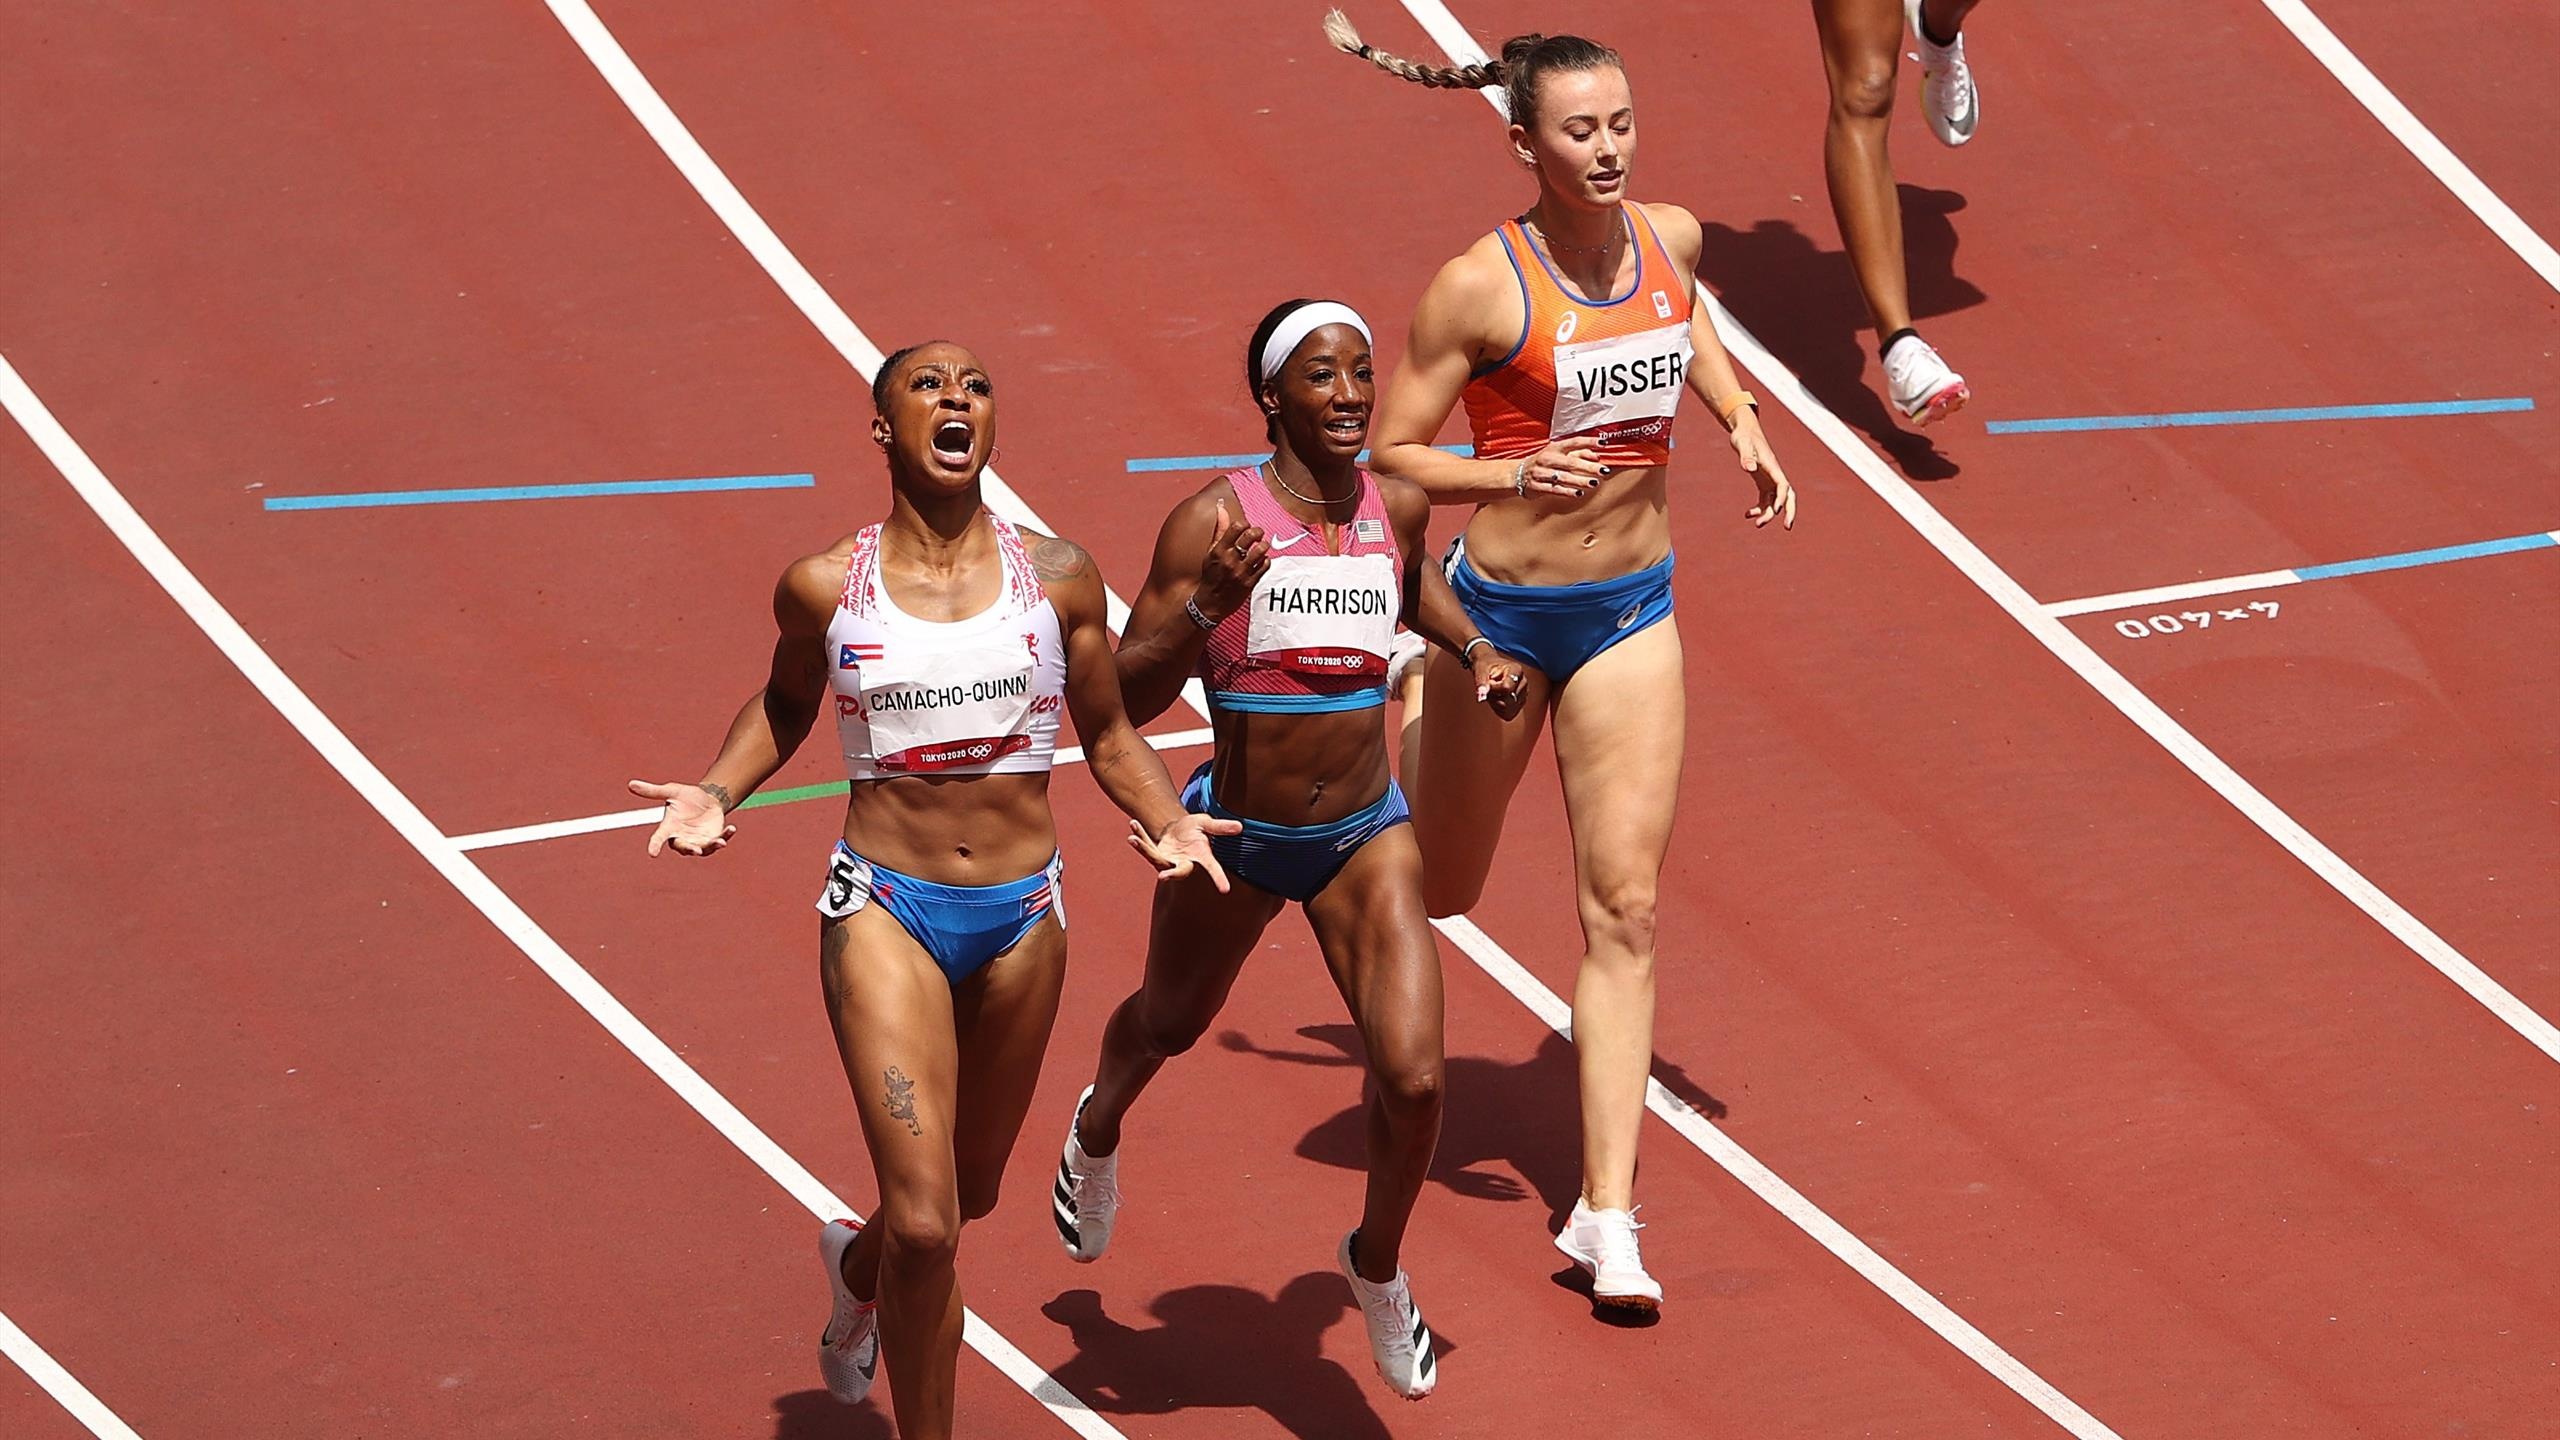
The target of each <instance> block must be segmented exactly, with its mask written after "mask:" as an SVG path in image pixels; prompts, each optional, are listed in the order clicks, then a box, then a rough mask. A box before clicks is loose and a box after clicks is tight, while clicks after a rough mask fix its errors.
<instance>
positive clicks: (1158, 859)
mask: <svg viewBox="0 0 2560 1440" xmlns="http://www.w3.org/2000/svg"><path fill="white" fill-rule="evenodd" d="M1243 833H1244V826H1243V825H1242V824H1241V823H1239V822H1237V821H1234V820H1212V819H1210V818H1209V817H1208V816H1206V815H1193V814H1189V813H1187V812H1186V813H1185V814H1183V815H1180V816H1178V817H1176V818H1175V819H1174V820H1173V821H1172V823H1170V824H1168V825H1166V826H1165V827H1164V833H1163V834H1161V835H1156V836H1152V837H1151V836H1149V835H1148V834H1147V827H1146V826H1144V825H1141V824H1139V823H1138V822H1137V821H1135V820H1132V821H1130V822H1129V848H1130V849H1132V850H1135V851H1137V852H1138V853H1139V854H1141V855H1144V856H1145V857H1147V863H1148V864H1150V865H1153V866H1155V867H1156V882H1157V883H1158V884H1162V883H1164V882H1165V881H1168V880H1179V879H1181V878H1182V877H1183V876H1185V875H1188V874H1190V873H1191V871H1192V869H1193V867H1195V866H1196V867H1198V868H1199V869H1201V870H1204V871H1207V872H1208V875H1209V883H1210V884H1212V885H1215V886H1217V887H1218V893H1219V894H1221V895H1224V894H1226V893H1227V888H1228V887H1227V872H1226V869H1225V867H1223V866H1221V865H1219V864H1218V857H1217V856H1215V855H1213V854H1211V853H1210V852H1209V837H1210V836H1212V835H1241V834H1243Z"/></svg>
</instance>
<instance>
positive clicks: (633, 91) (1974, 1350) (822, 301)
mask: <svg viewBox="0 0 2560 1440" xmlns="http://www.w3.org/2000/svg"><path fill="white" fill-rule="evenodd" d="M547 3H549V4H550V6H551V9H552V12H553V13H554V14H555V15H558V16H560V17H561V22H562V23H563V24H564V25H567V26H568V27H569V28H570V31H571V33H572V34H573V35H575V36H577V37H578V41H579V44H580V46H581V47H582V48H584V49H585V50H586V51H587V54H588V57H589V59H591V60H593V61H594V62H595V64H596V67H597V69H598V70H599V71H600V72H602V73H603V74H604V76H605V78H606V80H607V81H608V82H609V83H611V84H612V85H613V87H614V90H615V92H616V93H617V94H620V95H621V96H622V98H623V100H624V102H625V103H626V104H627V105H630V106H631V108H632V111H633V113H634V115H635V116H636V117H637V118H639V119H640V121H641V123H642V124H643V126H645V127H646V128H647V129H648V131H649V133H650V134H651V135H652V136H653V137H654V138H656V139H657V140H658V143H659V145H660V147H661V148H662V149H665V150H666V151H667V153H668V156H669V158H670V159H672V160H674V161H675V162H676V164H677V168H678V169H679V170H681V171H683V173H684V175H685V178H686V179H688V180H690V181H692V182H693V185H694V188H695V190H696V192H697V193H699V194H700V195H701V196H702V198H703V199H704V201H705V202H707V203H709V204H710V205H711V207H712V209H713V210H714V211H715V212H717V213H718V214H719V215H720V217H721V218H722V219H723V220H724V221H726V222H728V223H729V225H730V227H731V229H732V230H733V231H735V232H736V233H737V234H738V236H739V238H740V240H741V241H743V242H745V243H746V244H747V245H748V248H749V250H750V251H751V252H753V253H755V254H756V256H757V258H758V259H759V260H761V261H763V262H764V264H765V268H766V271H767V273H769V274H770V275H772V277H773V278H774V280H775V282H776V283H777V284H779V285H781V286H782V287H783V289H784V290H785V291H786V292H787V293H789V294H791V296H792V298H793V300H794V301H795V302H797V303H798V304H799V305H800V308H801V311H802V313H804V314H806V315H808V316H809V317H810V319H811V320H812V321H813V322H816V323H817V324H818V325H819V328H820V329H821V330H822V331H825V332H827V333H828V334H829V336H830V338H836V337H837V336H838V335H839V334H841V335H844V336H847V337H850V339H851V340H853V341H855V342H859V345H860V349H859V351H857V350H855V349H852V348H848V346H847V344H846V343H845V341H844V340H841V339H839V340H838V344H837V349H838V350H839V352H841V353H843V354H844V356H845V358H846V360H847V361H849V362H850V363H852V364H853V366H854V367H855V369H857V370H860V371H863V372H864V373H865V374H868V373H869V370H870V368H871V367H876V366H877V365H878V364H879V352H878V350H877V348H876V347H873V346H871V345H870V344H869V342H868V341H865V340H863V339H862V335H861V331H860V330H859V328H857V327H855V326H854V324H853V321H852V319H851V317H849V316H847V315H846V314H845V312H844V310H843V308H842V307H841V306H839V305H837V304H836V303H835V301H834V299H833V298H832V297H830V296H829V295H828V294H827V293H826V291H825V290H824V288H823V287H821V286H819V285H818V283H817V281H816V280H815V279H814V278H813V277H811V276H810V274H809V272H808V270H807V269H806V268H805V267H803V266H802V265H801V264H800V263H799V262H798V261H797V260H796V259H794V258H793V257H792V256H791V253H790V251H789V249H788V248H787V247H785V246H784V245H783V244H782V241H781V239H780V237H778V236H776V235H775V234H774V233H773V231H772V229H771V228H770V227H769V226H767V225H766V224H765V223H764V221H763V219H762V218H761V217H760V216H758V215H757V214H756V212H755V210H754V207H753V206H751V205H749V204H748V202H747V200H746V197H745V196H744V195H743V194H741V193H739V191H738V190H737V188H736V187H735V186H734V185H732V184H730V182H729V180H728V178H727V177H726V176H725V175H723V174H722V173H721V172H720V170H719V167H718V166H717V165H716V164H715V163H714V162H713V161H712V160H711V158H710V156H709V155H708V154H707V153H706V152H704V151H703V149H702V147H701V146H700V144H699V143H698V142H696V141H695V140H694V139H693V137H692V135H691V134H690V132H688V131H687V130H686V129H685V128H684V125H683V122H682V121H680V120H678V119H677V118H676V116H675V114H674V112H673V111H671V110H669V109H668V108H667V106H666V103H665V102H664V101H663V100H661V99H660V98H659V97H658V95H657V92H656V91H655V90H654V89H653V88H652V87H650V85H649V83H648V80H647V79H646V77H644V76H642V75H641V74H640V72H639V70H638V68H637V67H636V66H634V65H633V64H632V62H631V59H630V57H629V56H628V55H627V54H625V53H624V52H623V50H622V49H621V47H620V46H619V45H618V44H616V43H614V41H613V38H612V36H611V35H610V34H609V33H608V32H606V31H605V29H604V26H603V24H602V22H601V21H598V20H597V19H596V18H595V14H594V12H593V11H592V10H589V9H588V8H587V6H586V5H585V4H584V3H583V0H547ZM1407 8H1409V9H1414V6H1413V5H1412V4H1411V3H1410V0H1408V5H1407ZM1415 14H1416V16H1417V18H1420V17H1422V15H1423V12H1422V11H1421V10H1419V9H1415ZM1441 15H1442V23H1441V24H1440V26H1439V28H1438V29H1436V30H1435V31H1434V33H1435V35H1438V34H1446V35H1447V36H1449V37H1450V38H1452V39H1457V40H1464V39H1465V32H1464V31H1463V29H1462V28H1460V27H1459V26H1458V25H1457V22H1456V20H1455V19H1454V17H1449V16H1447V12H1446V11H1445V10H1443V11H1442V12H1441ZM1424 23H1425V25H1426V26H1430V25H1431V24H1432V22H1431V21H1430V20H1427V19H1426V20H1425V21H1424ZM1498 103H1499V102H1497V108H1498ZM1720 318H1722V317H1720ZM831 326H836V327H840V329H833V328H830V327H831ZM866 361H867V362H868V363H867V364H866ZM989 479H990V480H991V481H992V480H993V476H992V475H990V476H989ZM990 493H991V496H992V494H993V493H995V492H993V491H992V490H991V492H990ZM1003 493H1004V494H1006V495H1007V496H1008V497H1009V499H1010V503H1011V504H1013V505H1015V506H1018V507H1020V518H1019V520H1018V523H1022V524H1026V525H1030V526H1032V527H1034V528H1036V529H1042V530H1046V529H1048V526H1047V525H1046V523H1045V522H1043V521H1041V520H1040V519H1039V517H1038V516H1037V515H1036V514H1035V513H1033V512H1032V511H1031V510H1030V509H1029V507H1028V506H1027V505H1024V504H1023V503H1022V501H1021V499H1020V497H1018V496H1013V495H1012V494H1011V492H1010V491H1005V492H1003ZM1123 618H1124V616H1123V615H1122V614H1115V616H1114V624H1115V627H1116V626H1117V625H1119V624H1120V623H1122V621H1123ZM1193 703H1194V705H1195V708H1197V706H1198V702H1197V701H1196V700H1195V701H1194V702H1193ZM1204 713H1205V712H1204ZM1434 923H1435V924H1436V925H1437V926H1438V927H1439V929H1440V930H1441V932H1442V933H1443V934H1445V935H1448V936H1449V937H1450V939H1451V940H1452V941H1454V942H1455V943H1456V944H1457V945H1458V946H1459V948H1460V950H1461V951H1462V952H1463V953H1464V954H1466V955H1467V956H1468V957H1469V958H1470V959H1472V960H1474V961H1475V962H1476V963H1477V964H1478V965H1479V966H1481V967H1483V968H1484V969H1485V971H1486V972H1487V973H1488V974H1490V975H1491V976H1492V977H1493V978H1494V979H1495V980H1496V981H1497V982H1498V983H1500V984H1501V985H1502V986H1503V987H1504V988H1505V989H1506V990H1508V991H1509V992H1510V993H1511V994H1512V995H1513V996H1514V997H1516V998H1517V999H1519V1000H1520V1002H1521V1003H1522V1004H1524V1005H1526V1006H1527V1007H1528V1008H1529V1009H1530V1010H1531V1011H1532V1012H1533V1013H1535V1014H1537V1015H1538V1016H1539V1018H1541V1019H1542V1020H1545V1021H1546V1022H1547V1023H1548V1024H1549V1025H1550V1026H1551V1027H1553V1028H1555V1029H1556V1030H1557V1031H1558V1032H1559V1033H1564V1034H1567V1035H1568V1038H1570V1035H1569V1031H1568V1029H1567V1027H1568V1025H1569V1023H1570V1012H1569V1009H1568V1007H1566V1006H1565V1005H1564V1003H1563V1002H1562V1001H1561V1000H1559V999H1558V998H1557V997H1556V995H1555V994H1554V992H1552V991H1550V990H1548V989H1547V988H1546V987H1545V985H1543V984H1542V983H1540V982H1539V981H1538V980H1537V979H1536V978H1535V977H1534V976H1531V975H1530V974H1529V972H1528V971H1527V970H1526V969H1524V968H1523V967H1522V966H1521V965H1520V964H1519V962H1518V961H1516V960H1514V959H1513V958H1512V957H1511V956H1510V955H1509V954H1508V953H1506V952H1505V951H1504V950H1503V949H1502V948H1501V947H1500V946H1499V945H1496V944H1495V943H1494V942H1493V941H1492V939H1491V938H1490V937H1488V936H1487V935H1485V933H1484V932H1483V931H1482V930H1480V929H1478V928H1477V927H1476V926H1475V925H1474V924H1473V923H1472V922H1470V921H1467V920H1465V919H1463V918H1460V919H1456V920H1449V921H1436V922H1434ZM1646 1103H1647V1106H1648V1107H1649V1108H1651V1109H1653V1110H1654V1111H1655V1113H1656V1114H1658V1115H1660V1116H1661V1117H1662V1118H1663V1119H1664V1120H1665V1121H1667V1122H1669V1123H1670V1124H1671V1125H1672V1127H1673V1128H1674V1129H1675V1130H1676V1131H1678V1132H1679V1133H1680V1134H1681V1135H1682V1136H1683V1137H1684V1138H1686V1139H1688V1140H1689V1141H1690V1143H1691V1144H1693V1145H1696V1146H1698V1148H1699V1149H1701V1150H1703V1151H1705V1152H1706V1154H1707V1155H1708V1156H1709V1157H1710V1158H1711V1159H1713V1160H1715V1161H1716V1163H1717V1164H1719V1165H1721V1166H1723V1167H1724V1168H1725V1169H1726V1170H1727V1171H1729V1172H1731V1173H1732V1174H1733V1175H1734V1176H1735V1177H1736V1178H1737V1179H1740V1180H1741V1181H1742V1182H1743V1183H1744V1185H1745V1186H1747V1187H1748V1188H1750V1189H1751V1190H1752V1192H1753V1193H1754V1194H1756V1195H1758V1196H1760V1198H1761V1199H1762V1200H1764V1201H1766V1202H1767V1203H1769V1204H1770V1205H1772V1206H1774V1207H1776V1208H1777V1209H1778V1210H1779V1212H1780V1213H1781V1214H1784V1215H1786V1216H1787V1218H1788V1219H1789V1220H1790V1221H1792V1222H1794V1223H1795V1224H1796V1225H1797V1226H1799V1227H1800V1228H1802V1229H1804V1230H1806V1231H1807V1233H1809V1234H1810V1235H1812V1236H1813V1238H1814V1239H1815V1240H1816V1241H1817V1242H1818V1243H1820V1244H1821V1245H1823V1246H1824V1248H1826V1249H1829V1250H1830V1251H1832V1253H1833V1254H1835V1255H1837V1256H1839V1257H1840V1258H1841V1259H1842V1260H1844V1261H1846V1262H1848V1263H1849V1265H1850V1266H1851V1267H1852V1268H1853V1269H1855V1270H1857V1271H1858V1272H1859V1273H1860V1274H1861V1275H1863V1276H1865V1277H1866V1278H1867V1279H1868V1280H1869V1281H1871V1282H1873V1283H1875V1284H1877V1285H1878V1286H1880V1287H1882V1288H1883V1289H1884V1290H1885V1292H1886V1294H1888V1295H1889V1296H1891V1297H1892V1298H1893V1299H1894V1300H1895V1301H1896V1302H1897V1303H1899V1304H1901V1305H1902V1306H1903V1307H1904V1308H1905V1309H1906V1310H1909V1311H1911V1313H1913V1314H1914V1315H1915V1316H1917V1317H1918V1318H1919V1319H1920V1320H1921V1322H1922V1323H1923V1324H1926V1325H1928V1326H1929V1327H1930V1328H1931V1329H1932V1330H1935V1331H1937V1332H1938V1333H1939V1334H1940V1335H1941V1336H1944V1337H1945V1338H1946V1339H1948V1340H1949V1341H1950V1342H1951V1343H1953V1344H1954V1345H1956V1347H1957V1348H1958V1349H1960V1350H1962V1351H1964V1353H1965V1354H1967V1355H1968V1356H1970V1357H1971V1358H1973V1359H1974V1360H1975V1362H1976V1363H1978V1364H1980V1365H1982V1366H1983V1368H1984V1369H1986V1370H1988V1371H1989V1372H1990V1373H1991V1374H1992V1375H1993V1376H1995V1377H1996V1378H1998V1379H1999V1380H2000V1381H2001V1382H2002V1383H2003V1384H2005V1385H2007V1386H2009V1387H2010V1388H2011V1389H2012V1390H2014V1391H2016V1392H2017V1393H2018V1394H2019V1395H2020V1396H2022V1397H2023V1398H2025V1399H2026V1400H2027V1401H2028V1402H2029V1403H2030V1404H2033V1405H2035V1406H2036V1408H2038V1409H2039V1410H2042V1411H2043V1412H2044V1413H2046V1414H2047V1415H2049V1416H2052V1417H2053V1418H2054V1419H2056V1420H2057V1421H2059V1422H2060V1423H2062V1424H2063V1425H2064V1427H2065V1428H2067V1429H2069V1430H2070V1431H2071V1433H2072V1434H2074V1435H2075V1436H2078V1437H2080V1440H2120V1437H2118V1436H2117V1435H2116V1433H2115V1432H2114V1431H2113V1430H2110V1429H2108V1428H2107V1427H2106V1426H2104V1425H2102V1424H2100V1423H2099V1422H2098V1421H2097V1420H2096V1419H2095V1418H2093V1417H2091V1416H2090V1415H2089V1414H2088V1412H2086V1411H2085V1410H2082V1409H2081V1408H2080V1407H2079V1406H2078V1405H2076V1404H2074V1403H2073V1402H2072V1401H2071V1400H2070V1399H2069V1398H2067V1397H2065V1396H2064V1395H2063V1394H2062V1393H2061V1392H2060V1391H2058V1390H2055V1389H2054V1388H2053V1387H2052V1386H2051V1385H2049V1384H2046V1383H2045V1382H2044V1381H2043V1380H2042V1379H2040V1378H2038V1377H2037V1376H2036V1375H2035V1374H2034V1372H2032V1371H2030V1370H2028V1369H2027V1368H2026V1367H2025V1366H2024V1365H2022V1364H2020V1363H2019V1362H2018V1361H2017V1360H2016V1359H2015V1358H2014V1357H2012V1356H2010V1355H2009V1354H2008V1352H2007V1351H2005V1350H2002V1349H2001V1348H2000V1347H1999V1346H1998V1345H1996V1344H1994V1343H1993V1342H1992V1341H1991V1340H1990V1339H1989V1337H1987V1336H1985V1335H1983V1334H1982V1332H1981V1331H1979V1330H1977V1329H1975V1328H1974V1327H1973V1326H1972V1325H1970V1324H1968V1323H1966V1322H1965V1321H1964V1320H1963V1319H1962V1318H1961V1317H1959V1316H1957V1315H1956V1314H1955V1312H1954V1311H1952V1310H1949V1309H1948V1308H1947V1307H1946V1306H1945V1305H1944V1304H1942V1303H1940V1302H1939V1301H1938V1300H1937V1299H1936V1298H1935V1297H1934V1296H1931V1295H1930V1294H1929V1293H1928V1292H1927V1291H1926V1290H1924V1289H1922V1288H1921V1287H1920V1286H1919V1285H1918V1284H1916V1283H1914V1282H1913V1281H1912V1280H1911V1279H1910V1278H1909V1277H1908V1276H1905V1275H1903V1274H1902V1272H1900V1271H1899V1270H1896V1269H1894V1267H1893V1266H1892V1265H1891V1264H1889V1263H1888V1262H1886V1261H1885V1260H1884V1258H1883V1257H1881V1256H1879V1255H1877V1254H1876V1253H1875V1251H1874V1250H1872V1249H1870V1248H1868V1247H1867V1246H1866V1244H1865V1243H1864V1242H1862V1241H1860V1240H1858V1239H1857V1237H1856V1236H1854V1235H1851V1234H1850V1233H1849V1232H1848V1231H1847V1230H1846V1229H1844V1228H1842V1227H1841V1226H1840V1225H1839V1223H1838V1222H1836V1221H1834V1220H1832V1219H1831V1218H1830V1217H1829V1216H1828V1215H1825V1214H1823V1213H1822V1211H1821V1210H1820V1209H1819V1208H1817V1207H1815V1206H1814V1205H1813V1203H1812V1202H1811V1201H1809V1200H1806V1199H1805V1198H1804V1196H1803V1195H1802V1194H1800V1193H1798V1192H1797V1191H1796V1190H1795V1189H1794V1188H1793V1187H1791V1186H1789V1185H1787V1184H1786V1183H1785V1182H1784V1181H1782V1180H1780V1179H1779V1178H1778V1177H1777V1176H1776V1175H1775V1174H1774V1173H1772V1172H1771V1171H1770V1170H1769V1169H1768V1167H1766V1166H1764V1165H1762V1164H1761V1163H1760V1162H1759V1161H1758V1160H1756V1159H1753V1158H1752V1157H1751V1156H1750V1155H1749V1154H1748V1153H1746V1152H1744V1151H1743V1149H1742V1148H1741V1147H1740V1146H1739V1145H1736V1144H1735V1143H1734V1142H1733V1141H1732V1140H1731V1138H1730V1137H1727V1136H1725V1135H1724V1134H1722V1133H1721V1132H1719V1131H1716V1130H1715V1129H1714V1128H1713V1127H1712V1126H1709V1125H1708V1124H1707V1123H1706V1120H1705V1118H1704V1117H1703V1116H1700V1115H1698V1114H1697V1113H1696V1112H1695V1111H1694V1110H1692V1109H1690V1108H1689V1107H1688V1106H1687V1105H1686V1104H1684V1103H1682V1102H1681V1101H1680V1100H1679V1099H1678V1097H1676V1096H1673V1095H1671V1094H1670V1092H1668V1091H1666V1090H1664V1089H1663V1088H1662V1086H1661V1085H1660V1084H1659V1083H1658V1082H1656V1083H1653V1084H1651V1085H1650V1086H1649V1088H1648V1094H1647V1099H1646Z"/></svg>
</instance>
